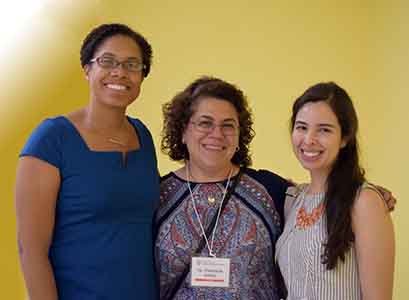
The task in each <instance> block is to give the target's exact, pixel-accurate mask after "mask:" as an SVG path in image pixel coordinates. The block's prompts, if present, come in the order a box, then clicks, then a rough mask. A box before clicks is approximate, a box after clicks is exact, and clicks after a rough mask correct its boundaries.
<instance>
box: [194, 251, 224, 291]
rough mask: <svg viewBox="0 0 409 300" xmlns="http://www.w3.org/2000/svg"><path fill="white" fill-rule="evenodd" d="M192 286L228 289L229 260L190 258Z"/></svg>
mask: <svg viewBox="0 0 409 300" xmlns="http://www.w3.org/2000/svg"><path fill="white" fill-rule="evenodd" d="M191 266H192V269H191V274H192V280H191V284H192V286H209V287H229V279H230V258H215V257H192V264H191Z"/></svg>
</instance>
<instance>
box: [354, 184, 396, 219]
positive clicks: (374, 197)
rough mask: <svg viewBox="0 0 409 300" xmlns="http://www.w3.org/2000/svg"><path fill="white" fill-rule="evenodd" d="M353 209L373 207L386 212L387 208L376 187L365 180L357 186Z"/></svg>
mask: <svg viewBox="0 0 409 300" xmlns="http://www.w3.org/2000/svg"><path fill="white" fill-rule="evenodd" d="M353 209H354V210H366V209H371V210H372V209H375V210H379V211H383V212H385V213H388V209H387V207H386V204H385V202H384V201H383V199H382V196H381V194H380V192H379V191H378V190H377V189H376V187H374V186H373V185H371V184H369V183H366V182H365V183H364V184H363V185H362V186H361V187H360V188H359V190H358V192H357V197H356V200H355V203H354V207H353Z"/></svg>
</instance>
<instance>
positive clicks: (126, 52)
mask: <svg viewBox="0 0 409 300" xmlns="http://www.w3.org/2000/svg"><path fill="white" fill-rule="evenodd" d="M97 57H107V58H114V59H116V60H117V61H119V62H123V61H127V60H132V61H138V62H141V61H142V54H141V50H140V48H139V46H138V45H137V44H136V43H135V41H134V40H132V39H131V38H129V37H127V36H124V35H115V36H112V37H110V38H108V39H106V40H105V41H104V42H103V43H102V44H101V45H100V46H99V47H98V49H97V51H95V54H94V58H97ZM84 71H85V74H86V78H87V80H88V81H89V86H90V95H91V101H93V102H95V103H97V104H103V105H107V106H114V107H120V108H124V109H125V108H126V107H127V106H128V105H129V104H131V103H132V102H133V101H134V100H135V99H136V98H137V97H138V95H139V92H140V87H141V83H142V80H143V75H142V71H138V72H132V71H127V70H126V69H124V67H123V66H122V65H120V66H117V67H116V68H111V69H106V68H102V67H101V66H99V65H98V63H97V62H93V63H91V64H88V65H86V66H85V67H84Z"/></svg>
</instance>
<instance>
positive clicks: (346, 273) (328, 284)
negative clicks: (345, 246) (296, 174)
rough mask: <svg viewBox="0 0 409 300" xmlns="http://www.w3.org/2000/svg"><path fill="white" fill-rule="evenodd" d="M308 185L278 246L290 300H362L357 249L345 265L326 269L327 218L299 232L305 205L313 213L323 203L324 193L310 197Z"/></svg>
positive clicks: (298, 198) (297, 200)
mask: <svg viewBox="0 0 409 300" xmlns="http://www.w3.org/2000/svg"><path fill="white" fill-rule="evenodd" d="M305 191H306V186H304V187H303V189H302V192H301V193H300V194H299V196H298V197H297V198H296V199H286V201H287V200H289V201H295V202H294V204H293V205H292V207H291V209H290V211H289V212H288V215H287V216H286V224H285V228H284V232H283V234H282V235H281V237H280V238H279V240H278V241H277V244H276V260H277V262H278V264H279V266H280V270H281V272H282V275H283V277H284V280H285V284H286V286H287V289H288V297H287V299H288V300H307V299H308V300H338V299H339V300H346V299H348V300H358V299H361V293H360V285H359V276H358V265H357V259H356V253H355V248H353V247H352V248H351V249H350V250H349V251H348V253H346V257H345V262H344V263H342V262H339V263H338V264H337V266H336V268H335V269H333V270H330V271H328V270H326V265H323V264H322V263H321V255H322V254H323V252H324V246H323V243H325V241H326V240H327V232H326V222H325V217H321V218H320V219H319V220H318V221H317V222H316V223H315V224H314V225H312V226H310V227H308V228H306V229H299V228H297V227H296V226H295V224H296V215H297V212H298V210H299V209H300V208H301V207H302V206H304V208H305V210H306V212H307V213H310V212H311V211H312V210H313V209H314V208H315V207H317V206H318V205H319V204H320V203H321V202H322V201H323V198H324V197H323V196H324V193H319V194H314V195H306V193H305Z"/></svg>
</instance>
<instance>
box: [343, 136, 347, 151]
mask: <svg viewBox="0 0 409 300" xmlns="http://www.w3.org/2000/svg"><path fill="white" fill-rule="evenodd" d="M346 145H348V138H346V137H345V138H343V139H342V141H341V149H342V148H344V147H345V146H346Z"/></svg>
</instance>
